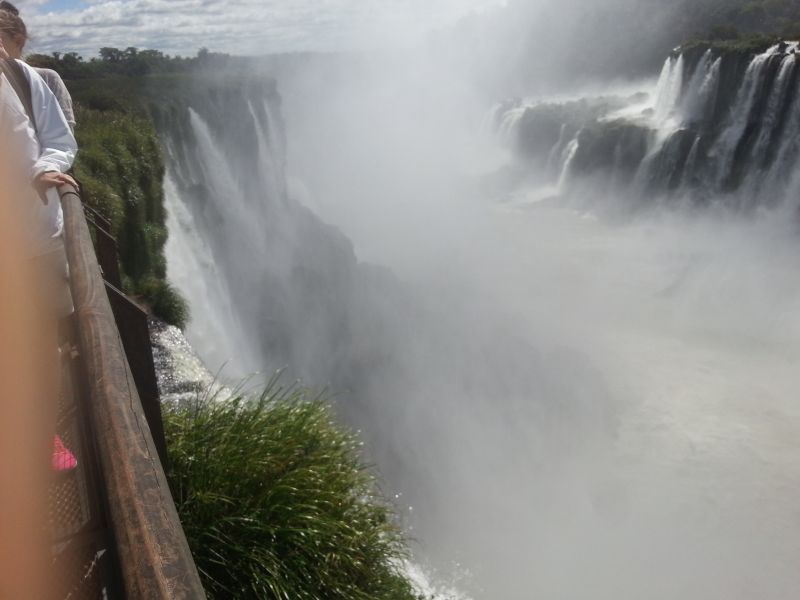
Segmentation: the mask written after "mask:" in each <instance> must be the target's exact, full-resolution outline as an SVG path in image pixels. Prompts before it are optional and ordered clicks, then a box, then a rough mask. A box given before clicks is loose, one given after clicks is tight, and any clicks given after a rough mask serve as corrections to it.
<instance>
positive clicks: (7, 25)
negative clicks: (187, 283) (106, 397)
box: [0, 10, 77, 471]
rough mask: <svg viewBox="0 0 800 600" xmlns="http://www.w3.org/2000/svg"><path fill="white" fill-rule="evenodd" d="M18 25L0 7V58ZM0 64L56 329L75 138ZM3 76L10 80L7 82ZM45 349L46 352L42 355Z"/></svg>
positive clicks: (68, 302) (34, 77)
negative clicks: (63, 197) (63, 188)
mask: <svg viewBox="0 0 800 600" xmlns="http://www.w3.org/2000/svg"><path fill="white" fill-rule="evenodd" d="M24 27H25V25H24V23H23V22H22V20H21V19H20V18H19V17H18V16H17V15H14V14H12V13H9V12H8V11H5V10H0V59H5V58H6V57H7V56H8V53H7V51H6V49H5V45H4V44H3V43H2V42H5V41H7V40H8V39H9V38H11V37H14V36H15V35H17V36H18V32H19V31H20V30H22V31H25V29H24ZM15 32H16V33H15ZM12 60H14V59H12ZM2 67H3V68H2V75H0V106H1V107H2V119H3V121H4V123H3V129H4V131H5V133H6V135H7V139H6V140H4V141H5V142H6V143H8V144H9V149H10V150H11V154H12V156H13V157H14V159H15V162H16V163H17V164H18V166H19V172H20V173H21V174H23V173H24V174H26V176H27V178H28V180H29V181H31V182H32V188H33V189H35V190H36V191H37V192H38V196H39V198H35V196H34V198H35V199H34V200H33V201H30V198H28V197H27V196H23V202H25V203H26V206H25V210H24V211H23V213H22V214H25V215H28V217H29V218H28V220H27V223H28V227H29V233H30V236H29V237H30V241H31V245H32V248H31V252H32V255H33V258H34V261H33V264H34V265H35V268H36V270H37V271H38V272H40V273H41V274H42V275H43V282H44V283H45V286H46V287H45V288H44V289H45V290H46V293H47V295H48V301H49V306H48V311H49V313H50V314H49V315H47V316H48V317H52V326H50V327H45V329H47V330H50V331H52V332H53V333H55V334H57V331H58V325H57V324H58V321H59V320H60V319H64V318H66V317H67V316H69V315H70V314H71V313H72V311H73V306H72V298H71V294H70V291H69V280H68V266H67V260H66V253H65V250H64V242H63V227H64V216H63V212H62V209H61V201H60V198H59V195H58V191H57V187H58V186H59V185H62V184H73V185H75V181H74V180H73V179H72V178H71V177H70V176H69V175H67V174H66V172H67V171H68V170H69V169H70V168H71V167H72V163H73V161H74V160H75V155H76V154H77V143H76V141H75V137H74V136H73V134H72V131H71V129H70V127H69V125H68V123H67V121H66V119H65V117H64V114H63V111H62V110H61V108H60V107H59V104H58V101H57V100H56V98H55V96H54V95H53V93H52V92H51V91H50V89H49V88H48V87H47V85H46V83H45V82H44V80H43V79H42V78H41V77H40V76H39V75H38V74H37V73H36V71H35V70H33V69H32V68H31V67H29V66H28V65H27V64H25V63H23V62H22V61H20V60H14V62H13V63H11V64H2ZM9 76H10V77H11V78H12V79H13V80H14V83H13V84H12V81H11V80H9ZM26 86H27V87H26ZM51 343H52V357H50V358H51V359H52V360H43V366H44V370H45V371H46V372H47V373H48V375H49V377H47V379H48V380H49V381H51V382H52V383H51V386H50V389H49V391H48V392H47V393H46V394H47V395H48V396H50V397H52V398H53V399H55V398H57V397H58V394H59V391H60V390H59V388H60V380H59V377H58V375H59V374H60V364H59V362H60V361H59V359H58V338H57V337H55V336H54V337H53V338H52V340H51ZM43 352H45V351H43ZM50 352H51V351H46V353H47V355H48V357H49V356H50ZM44 358H46V357H43V359H44ZM53 412H55V408H54V410H53ZM76 466H77V460H76V459H75V456H74V455H73V454H72V452H70V451H69V450H68V449H67V448H66V447H64V445H63V442H62V441H61V439H60V438H59V437H58V436H55V438H54V441H53V453H52V467H53V469H54V470H56V471H65V470H71V469H74V468H75V467H76Z"/></svg>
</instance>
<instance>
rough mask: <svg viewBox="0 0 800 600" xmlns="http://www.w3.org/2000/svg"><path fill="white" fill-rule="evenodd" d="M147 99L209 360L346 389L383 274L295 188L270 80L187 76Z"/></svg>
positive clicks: (194, 328)
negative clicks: (370, 300)
mask: <svg viewBox="0 0 800 600" xmlns="http://www.w3.org/2000/svg"><path fill="white" fill-rule="evenodd" d="M166 98H167V100H166V101H161V100H159V101H156V102H153V103H152V105H151V106H150V112H151V113H152V115H153V118H154V121H155V124H156V128H157V129H158V131H159V135H160V137H161V140H162V145H163V147H164V153H165V159H166V163H167V181H166V188H165V189H166V203H167V209H168V212H169V220H168V227H169V231H170V241H169V243H168V245H167V254H168V259H169V271H170V272H169V276H170V280H171V281H173V282H175V284H176V285H177V286H178V288H179V289H180V290H181V291H182V292H183V294H184V295H185V296H186V297H187V298H188V299H189V300H190V303H191V309H192V315H193V318H192V320H191V322H190V325H189V329H188V336H189V339H190V341H191V342H192V343H193V345H194V346H195V347H196V349H197V351H198V352H199V353H200V355H201V356H202V358H203V359H204V360H205V361H206V363H207V364H208V366H209V368H211V369H212V370H216V369H219V368H220V367H222V365H224V364H226V363H229V362H230V361H235V362H231V363H230V364H229V365H228V366H227V367H226V374H227V375H233V376H244V375H248V374H251V373H256V372H266V373H271V372H273V371H274V370H276V369H281V368H286V367H287V366H289V367H290V368H291V369H292V371H291V374H292V375H293V376H296V377H300V378H302V379H303V380H305V381H311V382H316V383H318V384H320V385H326V384H332V385H335V386H336V387H337V389H343V388H346V387H348V382H347V381H345V380H344V377H346V376H351V375H352V374H353V372H354V368H353V366H352V365H353V364H354V363H357V362H358V361H359V357H358V356H355V354H357V353H358V352H357V350H355V351H354V348H353V345H352V344H350V343H349V342H348V340H350V339H352V338H353V337H354V336H355V333H354V329H355V328H356V327H357V325H356V324H357V323H359V322H361V321H363V320H364V318H363V317H362V316H359V315H362V314H363V313H366V312H368V311H367V310H366V309H365V308H364V307H363V304H364V302H365V300H364V298H365V297H367V296H370V294H371V293H372V291H371V290H373V289H374V288H380V286H381V285H382V284H381V283H376V280H380V279H381V277H380V276H375V275H374V273H373V271H372V270H371V269H369V268H367V267H365V266H362V265H359V264H358V262H357V260H356V257H355V254H354V251H353V248H352V245H351V243H350V242H349V241H348V240H347V239H346V238H345V237H344V236H343V235H342V234H341V233H340V232H339V231H338V230H336V229H335V228H333V227H330V226H328V225H326V224H325V223H324V222H322V221H321V220H320V219H319V218H318V217H317V216H316V215H315V214H314V213H313V212H311V211H310V210H309V209H307V208H306V207H304V206H303V205H301V204H300V203H299V202H297V201H295V200H294V199H293V198H292V197H291V196H290V194H288V193H287V182H286V174H285V160H286V154H285V147H286V139H285V132H284V124H283V118H282V116H281V99H280V96H279V95H278V92H277V90H276V86H275V84H274V82H273V81H271V80H268V79H261V80H259V79H257V78H256V79H251V80H249V81H246V82H245V81H243V80H242V79H239V78H237V79H236V80H235V81H228V80H225V79H218V80H214V79H211V78H204V79H192V80H189V81H184V82H183V84H182V86H181V87H180V88H179V89H176V90H172V91H170V93H168V94H166Z"/></svg>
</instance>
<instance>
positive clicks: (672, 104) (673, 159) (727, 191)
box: [497, 42, 800, 206]
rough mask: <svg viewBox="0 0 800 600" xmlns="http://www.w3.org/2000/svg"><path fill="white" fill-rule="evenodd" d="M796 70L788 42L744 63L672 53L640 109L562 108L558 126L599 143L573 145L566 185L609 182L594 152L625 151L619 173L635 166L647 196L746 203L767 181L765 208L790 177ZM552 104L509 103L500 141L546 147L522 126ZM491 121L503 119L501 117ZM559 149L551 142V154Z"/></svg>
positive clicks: (609, 167)
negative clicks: (631, 131)
mask: <svg viewBox="0 0 800 600" xmlns="http://www.w3.org/2000/svg"><path fill="white" fill-rule="evenodd" d="M797 71H798V69H797V43H794V42H792V43H781V44H777V45H774V46H771V47H770V48H768V49H766V50H765V51H764V52H761V53H758V54H756V55H754V56H753V57H752V59H750V60H749V62H745V63H742V61H741V58H740V57H739V55H737V54H735V53H730V54H726V53H725V52H724V51H723V50H720V49H717V48H714V47H708V48H695V49H691V50H687V51H676V54H675V55H673V56H671V57H669V58H668V59H667V60H666V62H665V63H664V67H663V69H662V72H661V76H660V77H659V80H658V83H657V84H656V85H655V88H654V92H653V94H652V96H651V98H652V99H651V101H650V102H649V106H645V107H644V108H638V99H629V100H628V101H627V102H628V104H629V106H630V108H628V109H625V110H623V111H620V110H619V108H618V106H617V105H615V104H613V103H611V102H608V101H607V100H606V102H607V103H608V107H609V108H608V110H607V111H605V112H604V113H603V112H601V113H600V114H596V113H591V114H588V115H582V114H579V113H578V114H576V113H575V111H572V110H571V109H570V107H569V105H563V107H562V108H563V112H564V113H565V114H566V115H567V117H566V118H568V119H569V121H565V123H564V126H566V124H567V123H569V124H570V125H571V126H573V127H574V126H575V125H574V124H575V123H576V122H577V123H578V126H579V127H582V128H583V129H586V128H587V127H590V128H591V129H593V130H594V137H595V138H596V139H597V140H598V141H597V143H594V144H583V145H582V147H581V150H580V151H579V152H578V154H577V156H576V157H575V158H574V162H575V165H576V168H573V169H572V170H571V171H572V172H571V174H570V177H569V179H570V180H571V181H579V180H580V179H581V177H583V176H586V175H594V174H596V173H598V172H600V173H601V174H602V173H605V176H606V179H607V180H609V181H617V180H618V178H617V177H616V176H615V172H617V171H618V169H619V164H618V163H619V161H617V164H612V163H611V161H609V160H606V159H604V158H603V156H602V155H606V156H608V155H611V154H614V153H616V155H619V154H620V153H621V152H623V151H625V150H626V147H627V150H628V153H627V156H628V165H627V167H628V168H631V166H632V167H633V168H634V170H635V171H636V175H635V180H636V182H637V183H638V185H639V186H640V187H641V188H643V189H646V190H648V193H649V194H650V195H653V194H655V195H661V194H663V193H665V192H667V193H672V192H674V191H675V190H680V191H681V192H683V193H685V194H688V195H689V196H694V197H697V198H700V199H708V198H709V197H711V196H714V197H715V198H716V199H718V200H719V199H720V198H721V197H722V196H721V195H726V196H727V197H728V201H729V202H730V203H731V204H733V205H738V206H752V200H751V199H748V196H752V195H753V194H755V193H758V190H760V189H761V188H762V187H763V186H764V185H768V186H771V187H772V192H771V196H772V198H771V202H778V201H780V200H782V199H783V198H780V197H779V196H782V195H783V194H782V193H781V186H782V185H783V184H784V183H785V177H786V176H787V174H788V173H789V172H790V171H791V169H787V168H786V166H787V165H790V164H792V162H793V161H794V160H795V159H796V158H797V156H798V148H797V144H796V143H795V142H794V140H795V139H796V135H795V131H796V127H797V125H798V122H797V116H796V115H797V113H798V110H799V109H800V99H798V96H799V95H800V94H798V86H799V84H800V82H798V74H797ZM723 85H724V86H725V87H724V89H723ZM619 100H620V101H625V99H624V98H620V99H619ZM554 106H557V105H552V104H547V103H542V102H541V101H539V102H538V103H537V104H536V105H532V106H529V107H528V108H527V110H526V109H524V108H521V107H520V106H517V107H515V108H514V117H513V119H511V122H512V123H513V124H514V125H513V127H514V128H515V129H514V130H512V131H509V130H508V128H507V127H506V130H505V133H504V136H505V137H511V139H512V140H518V141H517V142H516V143H517V144H518V145H519V146H520V147H521V149H522V151H523V152H522V153H523V154H524V155H531V153H533V152H535V151H536V150H535V148H536V147H537V146H536V145H535V144H538V143H540V142H541V143H542V144H544V145H545V146H546V145H547V141H546V139H543V136H542V135H541V131H538V130H535V129H532V128H531V127H530V125H529V124H530V123H536V122H537V118H538V117H537V114H539V113H544V111H549V113H550V114H552V113H554V112H557V111H555V109H554V108H553V107H554ZM637 110H638V112H636V111H637ZM520 113H522V114H520ZM497 118H498V119H499V120H501V121H503V122H506V123H507V121H504V116H503V115H502V114H500V115H499V116H498V117H497ZM622 127H628V128H636V129H638V130H639V131H640V132H641V137H642V138H644V139H646V140H647V141H646V144H645V147H644V148H642V147H641V144H640V142H639V141H638V139H637V141H636V142H635V144H634V143H631V140H632V139H634V138H630V137H629V138H628V139H627V140H626V139H621V138H620V137H619V131H620V129H621V128H622ZM793 128H794V129H793ZM576 140H577V137H576ZM551 144H553V142H552V141H551ZM562 144H563V142H561V141H559V142H558V143H556V144H554V145H552V149H553V150H552V151H553V152H555V151H556V150H557V149H558V147H559V146H561V145H562ZM581 165H583V166H584V168H583V171H582V170H581V169H580V168H578V167H580V166H581ZM773 165H777V166H776V167H775V168H773ZM767 174H768V176H767ZM622 181H623V184H625V182H626V179H625V178H623V179H622ZM765 182H766V183H765ZM562 183H564V184H565V185H560V186H559V189H562V190H567V188H568V187H569V182H562ZM765 194H766V195H770V193H767V192H765ZM790 199H791V198H789V200H790Z"/></svg>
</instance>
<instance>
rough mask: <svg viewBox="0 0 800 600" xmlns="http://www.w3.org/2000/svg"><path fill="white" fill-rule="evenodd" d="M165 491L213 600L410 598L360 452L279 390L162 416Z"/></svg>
mask: <svg viewBox="0 0 800 600" xmlns="http://www.w3.org/2000/svg"><path fill="white" fill-rule="evenodd" d="M165 427H166V432H167V442H168V445H169V457H170V462H171V473H170V482H171V486H172V489H173V493H174V495H175V500H176V504H177V507H178V512H179V514H180V517H181V521H182V523H183V526H184V529H185V531H186V535H187V538H188V540H189V545H190V546H191V548H192V553H193V555H194V558H195V561H196V563H197V566H198V569H199V570H200V574H201V577H202V580H203V583H204V586H205V588H206V591H207V593H208V596H209V597H210V598H212V599H222V598H226V599H228V598H230V599H238V598H241V599H244V598H247V599H254V598H258V599H264V600H272V599H274V600H414V599H415V596H414V593H413V591H412V587H411V584H410V583H409V582H408V581H407V580H406V579H405V578H404V577H403V575H402V574H401V573H400V571H399V568H398V565H399V564H401V562H402V560H403V559H404V558H405V553H406V550H405V544H404V540H403V538H402V536H401V533H400V531H399V529H398V528H397V527H396V526H395V524H394V522H393V516H392V511H391V510H390V508H389V506H388V505H387V503H386V502H385V501H384V500H383V499H382V498H381V496H380V495H379V493H378V491H377V488H376V482H375V479H374V477H373V475H371V474H370V472H369V470H368V469H367V468H365V466H364V465H363V464H362V462H361V461H360V459H359V453H360V443H359V442H358V440H357V439H356V437H355V436H354V435H353V434H351V433H349V432H347V431H345V430H343V429H341V428H340V427H338V426H337V425H336V424H335V423H334V421H333V417H332V413H331V410H330V408H329V407H328V406H327V405H326V404H325V403H324V402H323V401H322V400H321V399H319V398H312V397H310V396H309V395H308V393H307V392H305V391H303V390H301V389H298V388H291V389H284V388H281V387H279V386H278V384H277V382H275V381H273V382H272V383H271V384H270V385H269V386H268V388H267V390H266V391H265V392H264V393H263V394H262V395H261V396H260V397H257V398H247V397H244V396H240V397H237V398H233V399H231V400H225V401H219V400H218V399H215V398H203V399H198V400H197V401H195V402H192V403H189V404H176V405H172V406H168V407H166V408H165Z"/></svg>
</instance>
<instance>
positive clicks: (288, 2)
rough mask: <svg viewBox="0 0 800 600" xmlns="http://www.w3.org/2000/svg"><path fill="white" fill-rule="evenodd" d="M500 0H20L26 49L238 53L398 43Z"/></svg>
mask: <svg viewBox="0 0 800 600" xmlns="http://www.w3.org/2000/svg"><path fill="white" fill-rule="evenodd" d="M502 3H503V1H502V0H228V1H216V0H88V1H86V0H85V1H84V2H83V3H82V6H81V7H80V8H73V9H66V10H60V11H58V12H47V10H48V5H47V3H46V2H44V0H27V1H25V0H20V2H19V6H20V9H21V10H22V14H23V16H24V17H25V18H26V21H27V23H28V27H29V29H30V32H31V35H32V40H31V44H30V48H29V49H30V50H31V51H37V52H51V51H62V52H63V51H73V50H74V51H78V52H81V53H84V54H86V55H89V56H91V55H94V54H95V53H96V51H97V49H98V48H100V47H102V46H117V47H127V46H137V47H140V48H157V49H160V50H165V51H167V52H171V53H181V54H193V53H194V52H195V51H196V50H197V49H198V48H200V47H208V48H210V49H212V50H216V51H225V52H232V53H238V54H264V53H267V52H285V51H295V50H342V49H352V48H368V47H372V46H375V45H385V44H388V43H394V42H405V41H409V40H413V39H415V38H418V37H419V36H421V35H424V34H425V33H426V32H427V31H430V30H431V29H435V28H438V27H442V26H446V25H448V24H450V23H454V22H455V21H457V20H458V19H459V18H461V17H463V16H464V15H466V14H469V13H470V12H473V11H476V10H482V9H484V8H487V7H489V6H495V5H498V4H502Z"/></svg>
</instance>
